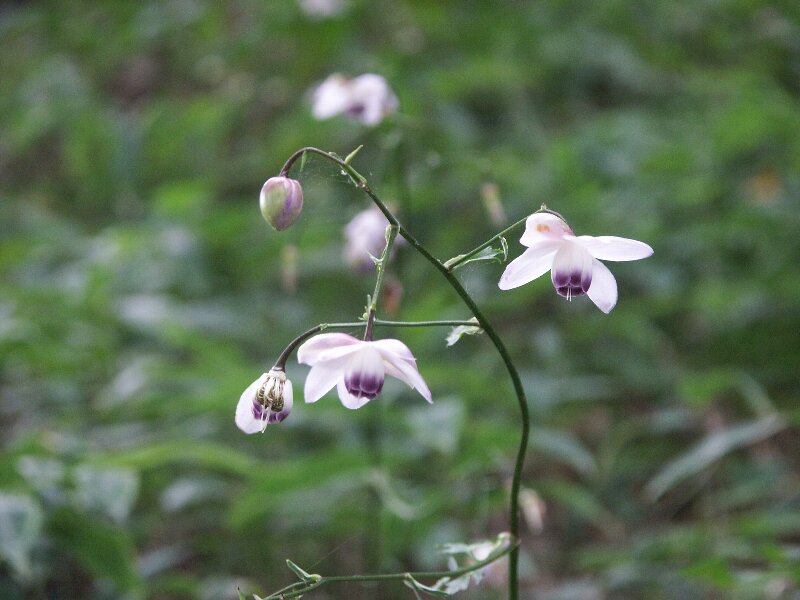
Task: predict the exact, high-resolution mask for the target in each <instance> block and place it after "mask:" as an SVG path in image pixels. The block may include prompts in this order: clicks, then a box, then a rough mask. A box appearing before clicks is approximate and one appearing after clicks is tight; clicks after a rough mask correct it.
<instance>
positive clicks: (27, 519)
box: [0, 493, 43, 578]
mask: <svg viewBox="0 0 800 600" xmlns="http://www.w3.org/2000/svg"><path fill="white" fill-rule="evenodd" d="M42 521H43V515H42V509H41V508H39V505H38V504H37V503H36V502H35V501H34V500H33V499H32V498H30V497H28V496H18V495H12V494H3V493H0V558H3V559H5V560H6V561H8V563H9V564H10V565H11V567H12V568H13V569H14V571H15V572H16V573H17V574H18V575H19V576H21V577H23V578H28V577H29V576H30V575H31V562H30V559H31V551H32V550H33V547H34V545H35V543H36V540H38V539H39V534H40V532H41V529H42Z"/></svg>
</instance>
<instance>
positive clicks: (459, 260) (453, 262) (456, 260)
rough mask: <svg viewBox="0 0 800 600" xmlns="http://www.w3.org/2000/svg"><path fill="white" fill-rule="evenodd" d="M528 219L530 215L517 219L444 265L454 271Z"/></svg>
mask: <svg viewBox="0 0 800 600" xmlns="http://www.w3.org/2000/svg"><path fill="white" fill-rule="evenodd" d="M527 220H528V217H527V216H525V217H523V218H521V219H520V220H519V221H517V222H516V223H514V224H513V225H509V226H508V227H506V228H505V229H503V231H501V232H500V233H498V234H497V235H494V236H492V237H490V238H489V239H488V240H486V241H485V242H483V243H482V244H481V245H480V246H478V247H477V248H474V249H472V250H470V251H469V252H467V253H466V254H459V255H458V256H454V257H453V258H451V259H450V260H448V261H445V263H444V266H445V267H447V270H448V271H454V270H455V269H456V268H457V267H459V266H460V265H462V264H464V263H465V262H466V261H468V260H469V259H470V258H472V257H473V256H475V255H476V254H478V253H479V252H480V251H481V250H483V249H485V248H488V247H489V246H491V245H492V244H494V243H495V242H496V241H497V240H499V239H500V238H501V237H503V236H505V235H508V234H509V233H511V232H512V231H514V229H516V228H517V227H519V226H520V225H522V224H523V223H524V222H525V221H527Z"/></svg>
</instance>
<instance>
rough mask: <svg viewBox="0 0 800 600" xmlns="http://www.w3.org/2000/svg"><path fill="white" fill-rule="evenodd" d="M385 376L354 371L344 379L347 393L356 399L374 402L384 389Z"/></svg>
mask: <svg viewBox="0 0 800 600" xmlns="http://www.w3.org/2000/svg"><path fill="white" fill-rule="evenodd" d="M383 379H384V378H383V375H382V374H381V375H377V374H374V373H365V372H362V371H359V370H353V371H352V372H351V373H349V374H348V375H347V376H346V377H345V378H344V386H345V388H347V391H348V392H349V393H350V394H351V395H353V396H355V397H356V398H366V399H367V400H374V399H375V398H377V397H378V394H380V393H381V390H382V389H383Z"/></svg>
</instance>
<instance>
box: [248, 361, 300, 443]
mask: <svg viewBox="0 0 800 600" xmlns="http://www.w3.org/2000/svg"><path fill="white" fill-rule="evenodd" d="M292 404H293V396H292V382H291V381H289V380H288V379H286V373H284V372H283V371H280V370H276V369H271V370H270V372H269V373H264V374H263V375H262V376H261V377H259V378H258V379H256V380H255V381H254V382H253V383H251V384H250V385H249V386H248V388H247V389H246V390H245V391H244V393H243V394H242V396H241V398H239V403H238V404H237V405H236V419H235V420H236V425H237V426H238V427H239V429H241V430H242V431H244V432H245V433H256V432H257V431H261V432H263V431H264V430H265V429H266V428H267V425H269V424H271V423H280V422H281V421H283V420H284V419H285V418H286V417H288V416H289V413H290V412H291V411H292Z"/></svg>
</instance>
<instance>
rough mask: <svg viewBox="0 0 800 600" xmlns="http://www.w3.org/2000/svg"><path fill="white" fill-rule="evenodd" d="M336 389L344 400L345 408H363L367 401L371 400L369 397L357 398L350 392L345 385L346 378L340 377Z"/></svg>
mask: <svg viewBox="0 0 800 600" xmlns="http://www.w3.org/2000/svg"><path fill="white" fill-rule="evenodd" d="M336 391H337V392H339V400H341V401H342V404H344V406H345V408H350V409H353V410H355V409H356V408H361V407H362V406H364V405H365V404H366V403H367V402H369V398H356V397H355V396H353V395H352V394H351V393H350V392H348V391H347V388H346V387H345V386H344V379H340V380H339V383H337V384H336Z"/></svg>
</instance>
